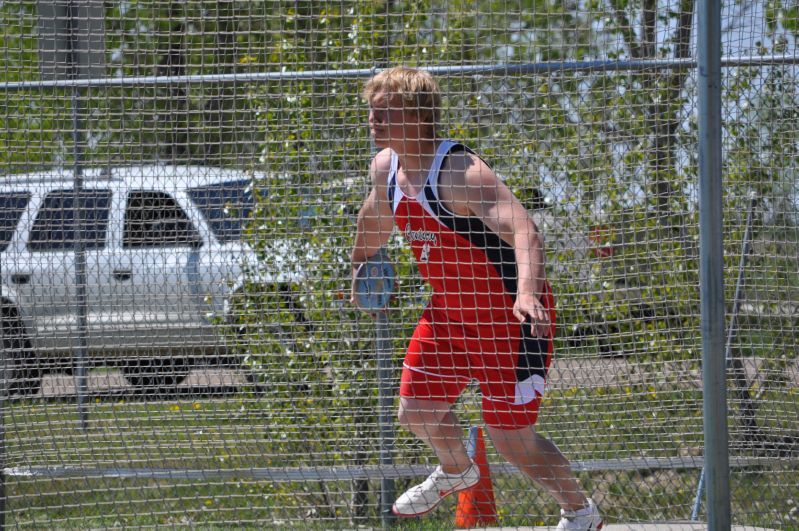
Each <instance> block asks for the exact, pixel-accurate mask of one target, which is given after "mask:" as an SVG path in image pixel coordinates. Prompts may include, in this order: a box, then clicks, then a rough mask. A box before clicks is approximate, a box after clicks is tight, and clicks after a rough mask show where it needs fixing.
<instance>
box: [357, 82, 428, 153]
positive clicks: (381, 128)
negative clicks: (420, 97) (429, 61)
mask: <svg viewBox="0 0 799 531" xmlns="http://www.w3.org/2000/svg"><path fill="white" fill-rule="evenodd" d="M420 125H421V124H420V123H419V113H418V112H417V111H416V110H415V109H410V108H407V107H406V106H405V104H404V103H403V101H402V97H401V96H399V95H398V94H393V95H390V94H388V93H385V92H378V93H376V94H375V95H374V96H372V98H371V100H370V101H369V132H370V133H371V134H372V138H374V140H375V144H376V145H377V146H378V147H381V148H383V147H389V146H391V145H397V144H398V143H401V142H403V141H405V140H411V139H418V138H419V131H420Z"/></svg>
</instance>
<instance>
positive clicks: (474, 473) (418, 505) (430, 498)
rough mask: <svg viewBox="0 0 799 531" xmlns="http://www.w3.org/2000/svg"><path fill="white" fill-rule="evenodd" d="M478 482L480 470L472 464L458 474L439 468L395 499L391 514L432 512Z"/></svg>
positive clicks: (413, 514)
mask: <svg viewBox="0 0 799 531" xmlns="http://www.w3.org/2000/svg"><path fill="white" fill-rule="evenodd" d="M479 480H480V469H479V468H477V465H475V464H474V463H472V466H470V467H469V468H467V469H466V471H465V472H462V473H460V474H447V473H446V472H444V471H443V470H441V467H440V466H439V467H437V468H436V470H435V472H433V473H432V474H430V476H429V477H428V478H427V479H426V480H424V482H422V483H420V484H419V485H416V486H415V487H411V488H410V489H408V490H406V491H405V493H404V494H403V495H402V496H400V497H399V498H397V501H396V502H394V506H393V507H392V508H391V512H393V513H394V514H395V515H397V516H403V517H409V516H420V515H422V514H425V513H427V512H430V511H432V510H433V509H434V508H435V507H436V505H438V504H439V503H441V500H443V499H444V498H446V497H447V496H449V495H450V494H454V493H456V492H460V491H462V490H466V489H468V488H470V487H473V486H475V485H476V484H477V482H478V481H479Z"/></svg>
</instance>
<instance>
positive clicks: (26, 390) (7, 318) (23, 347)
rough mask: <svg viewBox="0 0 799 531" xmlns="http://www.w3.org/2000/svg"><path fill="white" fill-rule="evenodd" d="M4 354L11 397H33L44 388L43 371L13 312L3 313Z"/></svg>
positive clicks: (8, 390) (8, 389)
mask: <svg viewBox="0 0 799 531" xmlns="http://www.w3.org/2000/svg"><path fill="white" fill-rule="evenodd" d="M2 327H3V352H4V353H5V356H6V360H7V365H6V370H7V371H8V372H7V373H6V378H7V388H6V390H7V392H8V394H9V395H17V396H32V395H35V394H36V393H38V392H39V390H40V389H41V388H42V370H41V368H40V367H39V366H38V364H37V360H36V357H35V356H34V354H33V352H32V351H31V348H30V343H29V342H28V340H27V339H26V338H25V329H24V328H23V326H22V323H21V322H20V320H19V319H18V318H16V316H15V315H11V312H8V311H3V324H2Z"/></svg>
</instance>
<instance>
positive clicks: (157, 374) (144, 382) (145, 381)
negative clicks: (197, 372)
mask: <svg viewBox="0 0 799 531" xmlns="http://www.w3.org/2000/svg"><path fill="white" fill-rule="evenodd" d="M190 370H191V367H190V366H189V363H188V362H187V360H185V359H182V358H155V359H144V360H131V361H130V362H128V363H127V364H125V365H123V366H122V374H123V376H124V377H125V380H127V381H128V383H129V384H130V385H132V386H133V387H136V388H137V389H139V390H141V391H144V392H148V393H158V394H161V393H168V392H174V391H175V389H176V388H177V386H178V385H180V384H181V383H183V380H185V379H186V376H188V375H189V372H190Z"/></svg>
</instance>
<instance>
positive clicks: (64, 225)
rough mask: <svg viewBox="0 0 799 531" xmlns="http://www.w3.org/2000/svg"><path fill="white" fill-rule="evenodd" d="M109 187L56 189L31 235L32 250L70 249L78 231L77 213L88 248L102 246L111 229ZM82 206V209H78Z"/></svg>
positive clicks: (46, 201)
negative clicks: (77, 190)
mask: <svg viewBox="0 0 799 531" xmlns="http://www.w3.org/2000/svg"><path fill="white" fill-rule="evenodd" d="M110 203H111V191H110V190H83V191H81V193H80V196H79V197H78V196H77V195H76V193H75V191H74V190H55V191H53V192H50V193H49V194H47V197H45V198H44V201H43V202H42V206H41V207H40V208H39V213H38V214H37V215H36V221H34V223H33V227H32V228H31V232H30V236H29V238H28V249H29V250H31V251H69V250H73V249H74V248H75V242H77V238H78V234H77V230H76V229H77V228H78V221H80V219H79V218H78V216H77V213H78V212H80V213H82V221H83V239H84V240H83V241H84V242H85V248H86V249H102V248H103V247H104V246H105V239H106V230H107V229H108V209H109V205H110ZM78 206H80V207H81V208H78Z"/></svg>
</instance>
